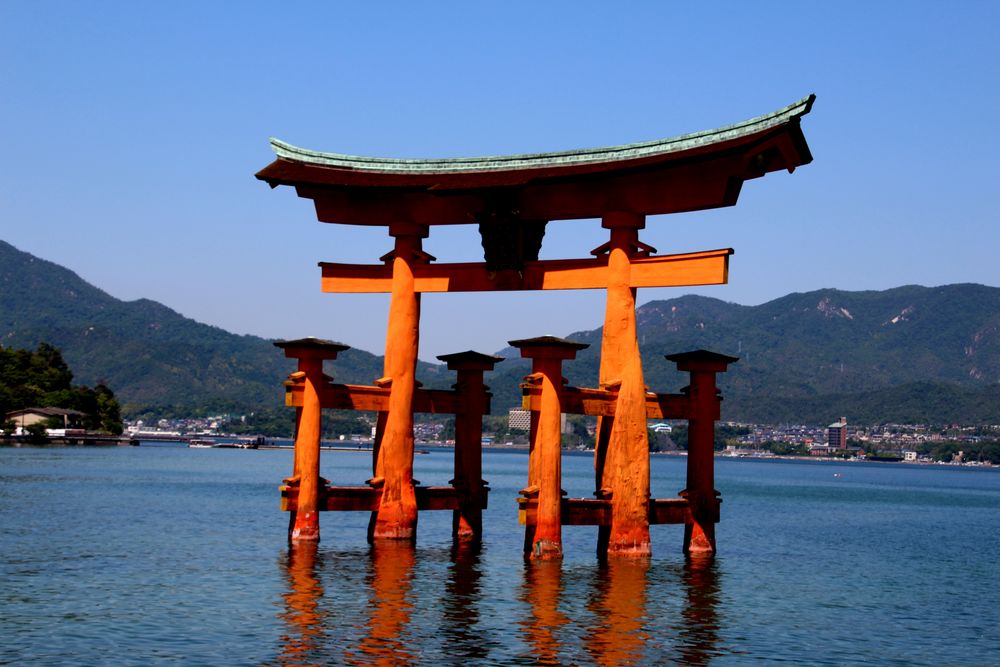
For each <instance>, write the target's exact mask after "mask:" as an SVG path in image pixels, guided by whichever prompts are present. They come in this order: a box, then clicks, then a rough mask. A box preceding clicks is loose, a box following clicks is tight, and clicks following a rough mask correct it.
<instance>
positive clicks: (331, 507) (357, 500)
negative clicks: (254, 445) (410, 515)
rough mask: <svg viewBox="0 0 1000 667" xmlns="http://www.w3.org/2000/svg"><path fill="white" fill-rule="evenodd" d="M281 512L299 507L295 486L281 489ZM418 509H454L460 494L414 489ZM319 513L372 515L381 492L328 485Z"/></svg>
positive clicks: (453, 490)
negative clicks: (370, 513) (363, 513)
mask: <svg viewBox="0 0 1000 667" xmlns="http://www.w3.org/2000/svg"><path fill="white" fill-rule="evenodd" d="M280 490H281V510H282V511H283V512H293V511H295V510H296V508H297V507H298V499H299V490H298V487H295V486H282V487H280ZM414 492H415V493H416V496H417V509H418V510H457V509H459V508H460V506H461V500H462V493H461V492H460V491H459V490H458V489H456V488H455V487H453V486H417V487H414ZM319 496H320V497H319V510H320V511H321V512H375V511H377V510H378V508H379V503H380V502H381V501H382V489H380V488H373V487H370V486H328V487H326V488H325V489H321V490H320V494H319ZM482 509H486V494H485V493H484V494H483V496H482Z"/></svg>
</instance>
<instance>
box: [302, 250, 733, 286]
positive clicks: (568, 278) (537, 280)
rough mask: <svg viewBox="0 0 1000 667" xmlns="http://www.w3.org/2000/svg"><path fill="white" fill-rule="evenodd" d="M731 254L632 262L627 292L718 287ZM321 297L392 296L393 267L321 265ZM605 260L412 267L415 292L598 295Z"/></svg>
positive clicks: (605, 273)
mask: <svg viewBox="0 0 1000 667" xmlns="http://www.w3.org/2000/svg"><path fill="white" fill-rule="evenodd" d="M732 253H733V251H732V249H729V248H725V249H722V250H706V251H703V252H692V253H684V254H678V255H662V256H658V257H635V258H633V259H632V267H631V271H630V272H629V276H628V285H629V286H630V287H633V288H634V287H679V286H691V285H721V284H725V283H726V282H727V281H728V280H729V256H730V255H731V254H732ZM320 267H321V268H322V280H321V286H322V290H323V291H324V292H335V293H355V294H359V293H369V294H370V293H386V292H391V291H392V283H393V278H392V276H393V271H394V269H393V268H392V267H388V266H384V265H378V264H336V263H332V262H323V263H321V264H320ZM610 271H611V269H610V267H609V258H607V257H597V258H593V259H554V260H540V261H534V262H525V265H524V270H523V271H521V272H520V273H518V272H517V271H513V270H509V271H498V272H495V273H493V272H490V271H487V269H486V265H485V264H483V263H481V262H478V263H477V262H470V263H453V264H418V265H415V266H414V267H413V288H414V290H415V291H416V292H418V293H422V292H496V291H509V290H567V289H603V288H604V287H606V286H607V284H608V280H609V274H610Z"/></svg>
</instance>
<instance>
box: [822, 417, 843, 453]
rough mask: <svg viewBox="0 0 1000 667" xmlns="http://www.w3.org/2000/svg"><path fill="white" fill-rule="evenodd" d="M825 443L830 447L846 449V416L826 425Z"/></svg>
mask: <svg viewBox="0 0 1000 667" xmlns="http://www.w3.org/2000/svg"><path fill="white" fill-rule="evenodd" d="M826 444H827V446H829V447H830V448H831V449H847V417H841V418H840V421H839V422H833V423H832V424H830V425H829V426H827V427H826Z"/></svg>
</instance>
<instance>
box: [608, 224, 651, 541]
mask: <svg viewBox="0 0 1000 667" xmlns="http://www.w3.org/2000/svg"><path fill="white" fill-rule="evenodd" d="M602 225H603V226H604V227H605V228H607V229H610V230H611V240H610V241H609V242H608V243H607V244H606V245H604V246H601V247H600V248H597V249H596V250H595V251H594V254H600V253H602V252H605V251H606V252H607V253H608V294H607V306H606V309H605V315H604V330H603V337H602V339H601V367H600V376H599V383H600V386H601V387H602V388H609V387H614V386H617V387H618V401H617V404H616V407H615V415H614V417H599V418H598V426H597V444H596V446H595V449H594V468H595V482H596V490H595V495H596V496H597V497H598V498H609V497H610V498H611V525H610V526H601V527H600V528H599V529H598V531H599V532H598V543H597V551H598V557H601V558H603V557H604V556H605V555H610V556H626V557H644V556H649V555H650V553H651V547H650V540H649V510H648V506H649V439H648V438H649V436H648V432H647V430H646V384H645V380H644V378H643V374H642V359H641V357H640V354H639V342H638V339H637V337H636V322H635V289H634V288H632V287H630V279H631V265H632V257H633V256H635V255H642V254H644V255H648V254H649V252H650V251H652V250H653V249H652V248H650V247H649V246H646V245H644V244H642V243H640V242H639V230H640V229H642V228H643V227H645V217H644V216H642V215H639V214H635V213H627V212H610V213H606V214H605V215H604V218H603V222H602Z"/></svg>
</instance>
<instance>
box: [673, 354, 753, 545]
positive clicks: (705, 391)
mask: <svg viewBox="0 0 1000 667" xmlns="http://www.w3.org/2000/svg"><path fill="white" fill-rule="evenodd" d="M667 360H668V361H672V362H674V363H676V364H677V370H679V371H683V372H687V373H690V374H691V381H690V383H689V384H688V386H687V387H685V388H684V389H683V391H684V393H686V394H687V395H688V397H689V401H690V406H691V412H690V415H689V417H688V456H687V488H685V489H684V490H683V491H681V492H680V495H681V496H682V497H684V498H686V499H687V501H688V506H689V507H690V511H691V518H692V521H691V523H686V524H685V525H684V553H685V554H686V555H688V556H713V555H715V552H716V546H715V524H716V523H717V522H718V521H719V504H720V502H721V501H720V500H719V495H720V494H719V492H718V491H716V490H715V422H716V421H717V420H718V419H719V414H720V403H721V399H720V398H719V391H718V389H717V388H716V384H715V375H716V373H724V372H725V371H726V369H727V368H728V367H729V364H731V363H734V362H736V361H738V360H739V359H738V358H737V357H730V356H727V355H725V354H718V353H717V352H708V351H706V350H696V351H694V352H683V353H681V354H668V355H667Z"/></svg>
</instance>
